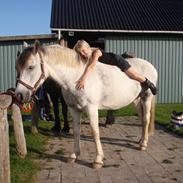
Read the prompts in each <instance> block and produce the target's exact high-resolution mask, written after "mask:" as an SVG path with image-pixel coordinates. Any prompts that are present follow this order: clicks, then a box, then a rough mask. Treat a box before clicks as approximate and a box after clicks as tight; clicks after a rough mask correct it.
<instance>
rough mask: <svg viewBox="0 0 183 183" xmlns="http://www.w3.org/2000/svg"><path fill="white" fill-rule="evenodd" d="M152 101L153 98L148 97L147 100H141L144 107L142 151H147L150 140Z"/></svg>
mask: <svg viewBox="0 0 183 183" xmlns="http://www.w3.org/2000/svg"><path fill="white" fill-rule="evenodd" d="M152 99H153V96H152V95H150V96H147V98H146V99H145V100H144V99H141V105H142V122H143V127H142V137H141V142H140V147H141V150H146V148H147V143H148V138H149V125H150V122H151V121H150V119H151V108H152Z"/></svg>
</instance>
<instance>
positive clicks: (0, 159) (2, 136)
mask: <svg viewBox="0 0 183 183" xmlns="http://www.w3.org/2000/svg"><path fill="white" fill-rule="evenodd" d="M12 101H13V97H12V96H11V95H9V94H5V93H2V94H0V183H10V158H9V157H10V155H9V124H8V117H7V109H8V107H10V109H11V110H12V120H13V126H14V133H15V140H16V150H17V154H18V155H19V156H20V157H21V158H24V157H25V156H26V154H27V148H26V141H25V136H24V130H23V123H22V115H21V112H20V109H19V107H18V106H17V105H16V104H15V103H13V104H12Z"/></svg>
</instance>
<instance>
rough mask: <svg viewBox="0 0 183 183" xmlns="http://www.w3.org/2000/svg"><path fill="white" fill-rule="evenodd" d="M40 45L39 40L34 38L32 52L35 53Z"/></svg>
mask: <svg viewBox="0 0 183 183" xmlns="http://www.w3.org/2000/svg"><path fill="white" fill-rule="evenodd" d="M40 46H41V45H40V42H39V41H38V40H36V41H35V42H34V51H33V53H34V54H36V53H37V52H38V51H39V48H40Z"/></svg>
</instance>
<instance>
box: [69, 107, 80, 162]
mask: <svg viewBox="0 0 183 183" xmlns="http://www.w3.org/2000/svg"><path fill="white" fill-rule="evenodd" d="M69 111H70V113H71V116H72V118H73V133H74V152H73V153H72V154H71V155H70V158H69V161H70V162H72V163H73V162H75V160H76V159H77V158H78V156H79V155H80V117H81V113H80V112H79V111H77V110H75V109H72V108H69Z"/></svg>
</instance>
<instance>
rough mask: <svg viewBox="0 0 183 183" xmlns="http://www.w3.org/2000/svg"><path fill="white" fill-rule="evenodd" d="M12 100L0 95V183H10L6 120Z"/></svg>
mask: <svg viewBox="0 0 183 183" xmlns="http://www.w3.org/2000/svg"><path fill="white" fill-rule="evenodd" d="M11 102H12V98H11V96H8V95H4V94H3V95H0V182H1V183H10V159H9V124H8V119H7V107H8V106H9V105H10V104H11Z"/></svg>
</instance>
